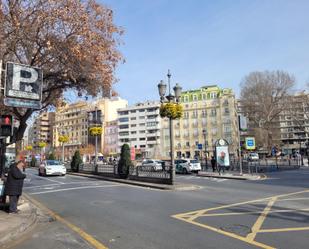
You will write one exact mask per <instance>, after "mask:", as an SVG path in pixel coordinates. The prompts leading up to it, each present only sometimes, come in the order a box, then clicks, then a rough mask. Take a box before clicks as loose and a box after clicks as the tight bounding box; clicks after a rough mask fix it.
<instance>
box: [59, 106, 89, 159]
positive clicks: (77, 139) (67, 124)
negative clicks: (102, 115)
mask: <svg viewBox="0 0 309 249" xmlns="http://www.w3.org/2000/svg"><path fill="white" fill-rule="evenodd" d="M88 110H89V104H88V103H87V102H84V101H79V102H77V103H74V104H67V105H65V106H62V107H59V108H57V110H56V116H55V123H54V126H53V133H54V135H53V146H54V148H58V150H59V151H57V152H58V154H60V153H61V148H60V147H61V146H62V144H61V143H60V142H59V140H58V139H59V136H62V135H66V136H68V137H69V142H67V143H65V146H64V151H65V153H64V154H65V159H66V160H69V159H70V158H71V157H72V156H73V154H74V152H75V150H78V149H80V148H81V146H82V145H87V144H88V120H87V118H88Z"/></svg>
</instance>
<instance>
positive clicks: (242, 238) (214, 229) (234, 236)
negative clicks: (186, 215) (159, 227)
mask: <svg viewBox="0 0 309 249" xmlns="http://www.w3.org/2000/svg"><path fill="white" fill-rule="evenodd" d="M173 217H174V218H176V219H179V220H183V221H185V222H188V223H190V224H193V225H196V226H199V227H203V228H206V229H208V230H211V231H213V232H217V233H220V234H223V235H225V236H228V237H231V238H234V239H238V240H241V241H243V242H246V243H248V244H251V245H254V246H258V247H260V248H263V249H275V247H271V246H269V245H266V244H263V243H260V242H257V241H250V240H248V239H247V238H246V237H242V236H239V235H237V234H235V233H230V232H226V231H224V230H221V229H219V228H215V227H212V226H209V225H205V224H201V223H198V222H195V221H191V220H186V219H183V218H181V217H177V215H175V216H173Z"/></svg>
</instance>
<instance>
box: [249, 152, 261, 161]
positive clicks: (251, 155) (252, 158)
mask: <svg viewBox="0 0 309 249" xmlns="http://www.w3.org/2000/svg"><path fill="white" fill-rule="evenodd" d="M259 159H260V157H259V154H258V153H256V152H250V153H249V155H248V160H249V161H258V160H259Z"/></svg>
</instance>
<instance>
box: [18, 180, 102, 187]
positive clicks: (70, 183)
mask: <svg viewBox="0 0 309 249" xmlns="http://www.w3.org/2000/svg"><path fill="white" fill-rule="evenodd" d="M83 183H85V184H89V183H95V184H98V182H97V181H80V182H65V183H63V184H56V183H52V184H44V185H37V186H29V187H23V189H33V188H44V187H50V186H62V185H72V184H83Z"/></svg>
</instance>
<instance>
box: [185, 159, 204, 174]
mask: <svg viewBox="0 0 309 249" xmlns="http://www.w3.org/2000/svg"><path fill="white" fill-rule="evenodd" d="M187 161H188V162H189V166H190V169H191V171H192V172H196V173H198V172H199V171H200V170H202V167H201V163H199V162H198V160H196V159H188V160H187Z"/></svg>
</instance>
